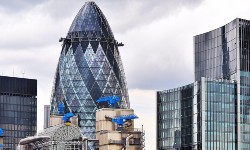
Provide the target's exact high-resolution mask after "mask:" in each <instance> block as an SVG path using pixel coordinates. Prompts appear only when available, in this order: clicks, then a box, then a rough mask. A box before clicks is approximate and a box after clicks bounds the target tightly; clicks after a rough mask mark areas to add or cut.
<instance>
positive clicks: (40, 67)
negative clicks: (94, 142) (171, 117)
mask: <svg viewBox="0 0 250 150" xmlns="http://www.w3.org/2000/svg"><path fill="white" fill-rule="evenodd" d="M84 3H85V1H84V0H36V1H34V0H8V1H7V0H6V1H1V2H0V19H1V21H0V39H1V41H0V74H1V75H5V76H15V77H26V78H33V79H37V80H38V130H41V129H42V127H43V105H45V104H49V102H50V95H51V90H52V84H53V81H54V74H55V71H56V65H57V63H58V58H59V54H60V51H61V43H59V42H58V39H59V37H65V35H66V33H67V32H68V30H69V27H70V25H71V23H72V21H73V19H74V17H75V15H76V14H77V12H78V11H79V9H80V8H81V6H82V5H83V4H84ZM96 3H97V5H98V6H99V7H100V8H101V10H102V11H103V13H104V15H105V16H106V18H107V20H108V22H109V24H110V26H111V29H112V30H113V33H114V36H115V38H116V40H118V41H119V42H123V43H124V44H125V46H124V47H121V48H120V53H121V57H122V61H123V65H124V69H125V74H126V77H127V83H128V88H129V95H130V102H131V107H132V108H134V109H135V112H136V114H137V115H138V116H139V117H140V119H139V120H137V123H136V125H137V127H140V126H141V125H142V124H143V125H144V129H145V130H146V149H147V150H153V149H155V143H156V113H155V111H156V102H155V101H156V98H155V95H156V90H165V89H169V88H175V87H178V86H182V85H186V84H189V83H191V82H193V36H194V35H197V34H201V33H204V32H207V31H210V30H213V29H215V28H218V27H220V26H222V25H224V24H226V23H228V22H230V21H232V20H233V19H235V18H236V17H239V18H244V19H249V20H250V1H249V0H237V1H236V0H97V1H96Z"/></svg>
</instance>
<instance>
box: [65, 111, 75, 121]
mask: <svg viewBox="0 0 250 150" xmlns="http://www.w3.org/2000/svg"><path fill="white" fill-rule="evenodd" d="M73 116H74V114H73V113H71V112H70V113H67V114H65V115H64V116H63V121H64V123H66V122H70V118H71V117H73Z"/></svg>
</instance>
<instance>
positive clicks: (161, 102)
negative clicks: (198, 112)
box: [157, 84, 195, 150]
mask: <svg viewBox="0 0 250 150" xmlns="http://www.w3.org/2000/svg"><path fill="white" fill-rule="evenodd" d="M194 95H195V94H194V84H190V85H187V86H183V87H180V88H176V89H171V90H166V91H159V92H157V149H158V150H165V149H169V150H170V149H177V150H179V149H190V148H191V147H192V142H193V141H192V134H193V130H192V120H193V96H194Z"/></svg>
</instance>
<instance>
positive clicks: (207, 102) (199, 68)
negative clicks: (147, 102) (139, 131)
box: [157, 18, 250, 150]
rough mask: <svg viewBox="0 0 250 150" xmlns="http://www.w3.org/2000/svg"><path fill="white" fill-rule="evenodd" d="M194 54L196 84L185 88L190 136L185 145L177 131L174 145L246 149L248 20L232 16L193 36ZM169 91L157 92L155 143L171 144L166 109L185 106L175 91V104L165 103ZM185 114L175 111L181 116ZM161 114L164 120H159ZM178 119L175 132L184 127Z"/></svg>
mask: <svg viewBox="0 0 250 150" xmlns="http://www.w3.org/2000/svg"><path fill="white" fill-rule="evenodd" d="M194 59H195V64H194V66H195V68H194V70H195V81H196V82H195V83H196V85H197V86H192V88H193V90H192V91H190V92H189V94H191V95H192V96H191V97H192V98H191V99H192V100H191V102H190V105H191V106H192V107H191V108H192V109H191V111H192V112H191V116H192V117H191V120H192V121H191V122H189V124H190V123H191V126H190V128H188V131H189V132H190V134H191V133H192V137H191V138H192V140H191V141H189V146H187V145H186V146H184V145H185V141H182V140H183V138H182V137H181V143H180V147H178V148H182V149H183V148H184V147H185V148H187V149H189V148H191V149H192V148H198V149H202V150H203V149H208V150H214V149H233V150H234V149H238V150H247V149H250V143H249V140H250V130H249V129H250V128H249V127H250V113H249V112H250V103H249V100H250V97H249V95H250V94H249V93H250V61H249V60H250V21H248V20H244V19H240V18H236V19H235V20H233V21H232V22H230V23H228V24H226V25H224V26H222V27H220V28H217V29H215V30H212V31H210V32H206V33H203V34H200V35H197V36H195V37H194ZM195 83H194V84H195ZM173 90H174V89H173ZM170 91H171V90H167V91H160V92H158V97H157V99H158V103H157V111H158V112H157V113H158V115H159V116H160V117H158V121H161V122H162V123H160V124H158V130H157V132H158V136H157V145H158V148H160V149H171V148H174V147H173V145H174V144H173V143H172V142H173V141H171V140H173V139H171V138H170V135H173V134H174V133H175V131H176V129H174V128H173V126H175V125H174V124H173V122H172V121H171V116H168V117H166V115H167V114H168V113H170V112H171V113H172V111H174V112H175V111H177V112H178V111H181V112H185V111H183V110H182V107H183V106H185V104H186V103H185V102H184V101H183V98H180V97H178V96H179V94H177V97H178V98H176V100H177V102H178V105H177V108H176V107H174V108H172V107H166V106H165V103H170V102H171V104H172V101H173V100H174V99H173V97H171V96H170V97H168V96H167V95H171V94H170V93H171V92H170ZM177 91H178V90H177ZM177 93H178V92H177ZM174 95H175V94H174ZM163 101H164V102H163ZM170 106H171V105H170ZM174 106H175V105H174ZM165 107H166V108H165ZM163 109H164V111H163ZM169 111H170V112H169ZM186 114H187V112H185V113H184V115H179V116H178V117H179V118H180V120H181V119H182V118H184V117H185V115H186ZM163 116H164V117H166V118H164V119H165V120H162V118H161V117H163ZM178 117H177V118H178ZM167 119H170V120H168V121H167ZM172 119H173V118H172ZM163 122H165V123H166V122H168V123H167V124H168V125H167V127H166V128H165V126H166V124H165V125H164V128H163ZM199 122H200V123H199ZM183 125H185V122H182V121H179V126H178V127H176V128H177V129H178V132H180V135H182V134H185V133H188V132H187V130H182V129H181V126H183ZM164 130H165V131H167V132H166V133H164V135H163V134H162V133H161V131H164ZM183 132H184V133H183ZM194 133H197V135H196V134H194ZM169 134H170V135H169ZM168 138H170V141H168ZM184 139H185V138H184ZM164 142H166V143H167V144H168V145H166V143H164ZM168 142H169V143H168ZM183 142H184V143H183ZM196 142H197V144H196ZM195 145H197V147H195Z"/></svg>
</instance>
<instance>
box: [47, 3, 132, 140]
mask: <svg viewBox="0 0 250 150" xmlns="http://www.w3.org/2000/svg"><path fill="white" fill-rule="evenodd" d="M62 40H63V46H62V50H61V55H60V58H59V63H58V66H57V70H56V75H55V82H54V88H53V91H52V98H51V114H56V113H57V107H58V104H59V103H60V102H63V104H64V105H65V110H66V111H67V112H69V111H70V112H73V113H74V114H75V115H77V116H78V120H79V122H78V124H79V127H80V128H81V131H82V133H83V135H84V136H86V137H88V138H93V139H94V138H95V111H96V109H97V107H98V106H97V103H96V100H97V99H98V98H100V97H102V96H111V95H117V96H119V97H120V98H121V101H120V103H119V106H118V107H120V108H129V100H128V92H127V87H126V81H125V74H124V71H123V66H122V62H121V57H120V53H119V50H118V42H117V41H116V40H115V38H114V35H113V33H112V30H111V28H110V26H109V24H108V22H107V20H106V18H105V16H104V15H103V13H102V11H101V10H100V8H99V7H98V6H97V5H96V4H95V3H94V2H86V3H85V5H84V6H83V7H82V8H81V9H80V11H79V12H78V14H77V15H76V17H75V19H74V21H73V23H72V25H71V27H70V29H69V31H68V34H67V36H66V38H64V39H62Z"/></svg>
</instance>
